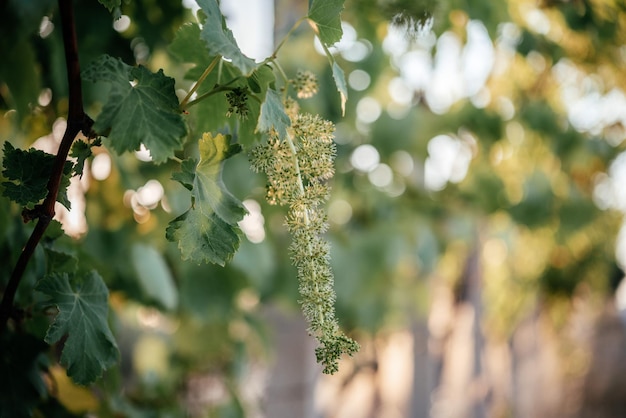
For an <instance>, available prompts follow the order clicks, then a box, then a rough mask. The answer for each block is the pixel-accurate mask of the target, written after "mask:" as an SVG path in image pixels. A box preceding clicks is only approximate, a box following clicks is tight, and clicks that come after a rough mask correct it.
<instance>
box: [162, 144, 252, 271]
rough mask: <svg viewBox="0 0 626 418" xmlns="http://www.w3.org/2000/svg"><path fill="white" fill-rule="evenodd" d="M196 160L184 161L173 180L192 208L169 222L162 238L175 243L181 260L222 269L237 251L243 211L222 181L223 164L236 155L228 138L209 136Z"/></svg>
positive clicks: (237, 147)
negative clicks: (184, 190) (188, 193)
mask: <svg viewBox="0 0 626 418" xmlns="http://www.w3.org/2000/svg"><path fill="white" fill-rule="evenodd" d="M198 149H199V152H200V160H199V161H197V162H196V160H193V159H188V160H185V161H183V164H182V165H181V168H182V170H183V171H182V172H180V173H175V174H174V175H173V179H174V180H176V181H178V182H180V183H181V184H182V185H183V186H185V187H186V188H187V189H189V190H191V201H192V207H191V209H189V210H188V211H187V212H185V213H184V214H182V215H181V216H179V217H178V218H176V219H174V220H173V221H172V222H170V224H169V226H168V228H167V231H166V237H167V239H168V240H170V241H174V242H178V247H179V248H180V250H181V253H182V255H183V258H184V259H192V260H194V261H195V262H197V263H200V262H211V263H217V264H220V265H224V264H225V263H226V261H228V260H229V259H230V258H231V257H232V255H233V253H234V252H235V251H236V250H237V247H238V246H239V241H240V234H239V227H238V226H237V222H239V221H240V220H241V219H242V218H243V216H244V214H245V213H246V209H245V208H244V207H243V204H242V203H241V202H240V201H239V200H238V199H237V198H235V197H234V196H233V195H232V194H230V192H229V191H228V190H226V187H225V185H224V183H223V181H222V166H223V162H224V161H225V160H226V159H227V158H229V157H231V156H232V155H234V154H236V153H237V152H239V151H240V149H241V147H240V146H239V145H232V144H230V136H227V135H222V134H218V135H216V136H215V137H214V136H212V135H211V134H209V133H206V134H204V135H203V136H202V139H200V141H199V143H198Z"/></svg>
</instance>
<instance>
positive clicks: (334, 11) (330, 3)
mask: <svg viewBox="0 0 626 418" xmlns="http://www.w3.org/2000/svg"><path fill="white" fill-rule="evenodd" d="M343 2H344V0H313V1H312V2H310V5H309V14H308V18H309V21H310V22H311V23H312V26H313V28H314V29H315V32H316V33H317V36H318V37H319V38H320V41H322V42H323V43H324V44H326V45H332V44H334V43H335V42H339V40H340V39H341V36H342V35H343V30H342V29H341V18H340V14H341V11H342V10H343Z"/></svg>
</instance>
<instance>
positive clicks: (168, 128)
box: [83, 55, 187, 163]
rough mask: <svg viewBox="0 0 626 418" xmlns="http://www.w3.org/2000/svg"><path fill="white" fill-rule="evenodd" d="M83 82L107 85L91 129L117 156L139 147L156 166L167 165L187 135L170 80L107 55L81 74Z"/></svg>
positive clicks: (171, 80) (159, 73)
mask: <svg viewBox="0 0 626 418" xmlns="http://www.w3.org/2000/svg"><path fill="white" fill-rule="evenodd" d="M83 77H84V78H85V79H86V80H90V81H93V82H96V81H102V82H106V83H110V84H111V89H110V93H109V97H108V99H107V101H106V103H105V105H104V107H103V109H102V112H101V113H100V115H99V116H98V118H97V120H96V122H95V123H94V125H93V129H94V130H95V131H96V132H98V133H100V134H102V135H105V133H107V132H108V134H106V135H105V136H108V138H109V140H110V141H111V147H112V148H113V149H114V150H115V151H117V152H118V153H123V152H125V151H136V150H139V148H140V145H141V144H142V143H143V144H144V145H145V147H146V148H147V149H148V150H150V155H151V156H152V159H153V160H154V162H156V163H162V162H165V161H167V159H168V158H170V157H173V156H174V151H175V150H178V149H180V148H181V147H182V137H183V136H185V134H186V133H187V128H186V127H185V122H184V120H183V118H182V116H181V112H180V110H179V108H178V106H179V104H178V98H177V97H176V93H175V91H174V79H173V78H170V77H167V76H166V75H165V74H163V70H159V71H158V72H157V73H152V72H150V71H149V70H148V69H147V68H145V67H143V66H139V67H132V66H130V65H127V64H125V63H124V62H122V61H121V60H120V59H115V58H112V57H110V56H108V55H103V56H101V57H100V58H99V59H98V60H96V61H95V62H93V63H91V65H89V66H88V67H87V69H86V70H85V71H84V73H83Z"/></svg>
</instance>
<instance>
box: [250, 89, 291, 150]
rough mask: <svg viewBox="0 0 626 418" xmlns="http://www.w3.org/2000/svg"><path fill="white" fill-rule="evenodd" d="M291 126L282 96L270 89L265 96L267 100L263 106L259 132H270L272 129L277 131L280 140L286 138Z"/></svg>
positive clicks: (258, 127)
mask: <svg viewBox="0 0 626 418" xmlns="http://www.w3.org/2000/svg"><path fill="white" fill-rule="evenodd" d="M289 126H291V121H290V120H289V116H287V113H285V107H284V106H283V103H282V101H281V100H280V94H278V92H277V91H276V90H272V89H268V90H267V93H266V94H265V100H264V101H263V104H262V105H261V114H260V115H259V124H258V125H257V130H258V131H260V132H269V131H270V129H275V130H276V132H277V133H278V136H279V137H280V138H285V136H287V128H288V127H289Z"/></svg>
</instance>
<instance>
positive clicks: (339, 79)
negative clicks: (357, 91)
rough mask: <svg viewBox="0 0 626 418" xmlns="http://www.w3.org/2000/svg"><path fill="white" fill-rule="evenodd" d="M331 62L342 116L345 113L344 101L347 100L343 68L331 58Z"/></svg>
mask: <svg viewBox="0 0 626 418" xmlns="http://www.w3.org/2000/svg"><path fill="white" fill-rule="evenodd" d="M332 63H333V78H334V79H335V85H336V86H337V91H338V92H339V96H340V97H341V115H342V116H344V115H345V114H346V102H347V101H348V86H347V85H346V76H345V75H344V72H343V70H342V69H341V67H340V66H339V64H337V62H336V61H335V60H334V58H333V60H332Z"/></svg>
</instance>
